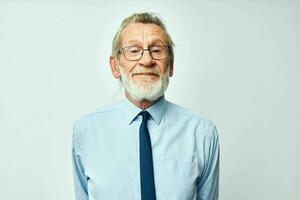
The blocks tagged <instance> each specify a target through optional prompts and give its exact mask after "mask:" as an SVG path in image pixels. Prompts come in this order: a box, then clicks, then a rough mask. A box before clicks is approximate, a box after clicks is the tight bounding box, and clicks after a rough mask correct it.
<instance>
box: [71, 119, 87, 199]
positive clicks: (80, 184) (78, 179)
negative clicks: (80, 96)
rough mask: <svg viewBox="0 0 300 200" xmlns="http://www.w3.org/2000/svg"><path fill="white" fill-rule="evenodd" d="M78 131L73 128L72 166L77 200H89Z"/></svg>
mask: <svg viewBox="0 0 300 200" xmlns="http://www.w3.org/2000/svg"><path fill="white" fill-rule="evenodd" d="M78 133H79V132H78V131H77V129H76V126H75V125H74V128H73V139H72V164H73V178H74V187H75V199H76V200H88V199H89V198H88V192H87V179H86V176H85V175H84V167H83V165H82V159H81V156H82V155H81V152H80V148H79V147H80V146H79V139H78Z"/></svg>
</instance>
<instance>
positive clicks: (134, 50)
mask: <svg viewBox="0 0 300 200" xmlns="http://www.w3.org/2000/svg"><path fill="white" fill-rule="evenodd" d="M128 50H129V52H130V53H139V52H140V49H139V48H137V47H133V48H130V49H128Z"/></svg>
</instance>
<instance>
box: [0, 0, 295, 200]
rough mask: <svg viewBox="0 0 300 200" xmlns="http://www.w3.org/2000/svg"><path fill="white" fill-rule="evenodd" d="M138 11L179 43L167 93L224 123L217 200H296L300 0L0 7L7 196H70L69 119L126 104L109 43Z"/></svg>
mask: <svg viewBox="0 0 300 200" xmlns="http://www.w3.org/2000/svg"><path fill="white" fill-rule="evenodd" d="M142 11H150V12H155V13H158V14H160V16H161V17H162V19H163V20H164V22H165V23H166V26H167V29H168V30H169V32H170V35H171V36H172V37H173V40H174V42H175V45H176V47H175V66H174V67H175V68H174V70H175V72H174V77H172V78H171V80H170V85H169V88H168V90H167V93H166V98H167V99H168V100H170V101H172V102H175V103H177V104H180V105H182V106H185V107H187V108H189V109H192V110H194V111H197V112H199V113H202V114H204V115H206V116H207V117H209V118H211V119H212V120H213V121H214V122H215V124H216V125H217V127H218V130H219V137H220V144H221V172H220V200H298V199H300V190H299V186H300V170H299V169H300V156H299V155H300V89H299V88H300V81H299V73H300V69H299V68H300V56H299V55H300V37H299V36H300V1H298V0H294V1H289V0H286V1H279V0H278V1H276V0H274V1H271V0H270V1H266V0H254V1H252V0H248V1H232V0H227V1H196V0H193V1H191V0H186V1H171V0H166V1H158V0H153V1H142V0H139V1H134V0H126V1H121V0H119V1H113V2H109V1H97V0H82V1H79V0H73V1H71V0H70V1H67V0H46V1H38V0H30V1H26V0H23V1H21V0H20V1H17V0H7V1H5V0H0V92H1V93H0V94H1V96H0V199H3V200H19V199H26V200H69V199H74V191H73V182H72V181H73V180H72V165H71V136H72V126H73V122H74V121H76V120H77V119H78V118H79V117H80V116H82V115H84V114H86V113H89V112H92V111H94V110H96V109H98V108H101V107H104V106H106V105H108V104H111V103H112V102H115V101H117V100H118V99H120V98H122V96H123V94H122V90H121V89H120V85H119V83H118V81H117V80H115V79H114V78H113V77H112V75H111V72H110V69H109V64H108V58H109V55H110V51H111V41H112V38H113V35H114V34H115V32H116V30H117V28H118V26H119V24H120V23H121V21H122V19H123V18H124V17H126V16H128V15H130V14H132V13H133V12H142ZM175 123H176V122H175Z"/></svg>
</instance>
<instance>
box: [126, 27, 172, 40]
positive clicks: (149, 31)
mask: <svg viewBox="0 0 300 200" xmlns="http://www.w3.org/2000/svg"><path fill="white" fill-rule="evenodd" d="M121 41H122V44H127V43H151V42H156V41H157V42H162V43H167V39H166V34H165V32H164V31H163V30H162V28H160V27H159V26H157V25H156V24H142V23H133V24H129V25H128V26H126V27H125V28H124V29H123V31H122V33H121Z"/></svg>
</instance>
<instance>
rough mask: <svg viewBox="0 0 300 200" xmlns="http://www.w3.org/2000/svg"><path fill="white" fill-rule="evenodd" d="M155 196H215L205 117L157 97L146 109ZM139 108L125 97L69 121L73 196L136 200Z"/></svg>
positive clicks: (214, 152) (215, 165)
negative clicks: (148, 114) (148, 115)
mask: <svg viewBox="0 0 300 200" xmlns="http://www.w3.org/2000/svg"><path fill="white" fill-rule="evenodd" d="M146 110H147V111H148V112H149V113H150V115H151V118H150V119H149V120H148V129H149V134H150V138H151V143H152V154H153V169H154V179H155V188H156V196H157V200H217V199H218V191H219V142H218V135H217V130H216V128H215V126H214V124H213V123H212V122H211V121H210V120H209V119H207V118H204V117H203V116H201V115H199V114H196V113H194V112H192V111H189V110H187V109H185V108H183V107H181V106H178V105H176V104H173V103H171V102H169V101H166V100H165V98H164V97H162V98H161V99H160V100H159V101H158V102H156V103H155V104H154V105H152V106H151V107H149V108H148V109H146ZM141 111H142V110H141V109H140V108H138V107H137V106H135V105H134V104H132V103H131V102H130V101H129V100H127V99H124V100H121V101H119V102H117V103H115V104H114V105H112V106H109V107H107V108H105V109H102V110H99V111H97V112H94V113H91V114H89V115H86V116H84V117H82V118H81V119H80V120H78V121H77V122H76V123H75V124H74V130H73V148H72V157H73V167H74V168H73V169H74V184H75V196H76V200H140V199H141V195H140V191H141V190H140V169H139V138H138V137H139V127H140V124H141V122H142V117H141V116H140V115H139V113H140V112H141Z"/></svg>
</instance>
